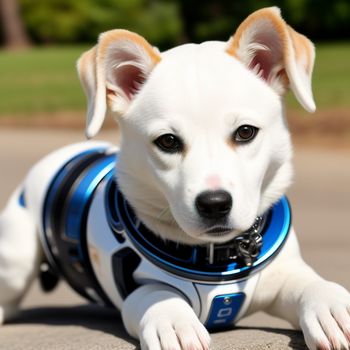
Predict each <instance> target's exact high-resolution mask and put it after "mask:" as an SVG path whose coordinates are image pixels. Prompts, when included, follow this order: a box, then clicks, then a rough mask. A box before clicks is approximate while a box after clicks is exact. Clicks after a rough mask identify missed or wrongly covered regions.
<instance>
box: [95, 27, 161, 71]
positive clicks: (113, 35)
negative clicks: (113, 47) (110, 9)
mask: <svg viewBox="0 0 350 350" xmlns="http://www.w3.org/2000/svg"><path fill="white" fill-rule="evenodd" d="M119 40H126V41H127V40H129V41H133V42H134V43H136V44H137V45H139V46H142V47H143V48H144V50H145V51H146V52H147V54H148V56H149V57H150V58H151V60H152V61H153V63H154V65H156V64H157V63H158V62H160V60H161V58H160V55H159V54H158V53H157V52H156V51H155V50H154V48H153V47H152V46H151V45H150V44H149V43H148V42H147V41H146V39H144V38H143V37H142V36H140V35H138V34H136V33H133V32H130V31H128V30H124V29H114V30H110V31H108V32H105V33H103V34H102V35H101V36H100V40H99V43H98V50H99V55H101V56H104V54H105V53H106V51H107V48H108V46H109V45H110V44H111V43H113V42H115V41H119Z"/></svg>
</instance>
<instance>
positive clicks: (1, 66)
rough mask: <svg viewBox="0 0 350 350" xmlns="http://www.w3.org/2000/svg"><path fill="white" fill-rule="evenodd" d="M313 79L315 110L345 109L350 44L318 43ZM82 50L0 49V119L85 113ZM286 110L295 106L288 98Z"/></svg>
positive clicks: (348, 102) (349, 101)
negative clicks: (79, 65)
mask: <svg viewBox="0 0 350 350" xmlns="http://www.w3.org/2000/svg"><path fill="white" fill-rule="evenodd" d="M316 47H317V56H316V64H315V73H314V79H313V87H314V95H315V99H316V104H317V106H318V107H319V108H320V107H321V108H333V107H350V98H349V90H350V42H349V43H337V44H319V45H316ZM85 49H86V47H81V46H76V47H50V48H36V49H33V50H30V51H27V52H5V51H0V96H1V97H0V116H1V115H7V116H8V115H22V116H23V115H33V114H36V113H46V112H57V111H67V110H69V111H74V110H84V109H85V106H86V102H85V97H84V94H83V92H82V89H81V87H80V83H79V80H78V77H77V73H76V70H75V64H76V60H77V59H78V57H79V56H80V54H81V53H82V52H83V51H84V50H85ZM287 104H288V106H290V107H292V108H295V107H296V106H297V105H298V103H297V102H296V101H295V98H294V97H293V96H291V94H289V96H288V98H287Z"/></svg>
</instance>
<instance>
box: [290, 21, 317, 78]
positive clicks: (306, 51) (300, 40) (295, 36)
mask: <svg viewBox="0 0 350 350" xmlns="http://www.w3.org/2000/svg"><path fill="white" fill-rule="evenodd" d="M287 29H288V33H289V36H290V38H291V39H292V44H293V48H294V52H295V58H296V60H297V61H299V60H300V59H301V57H302V56H303V55H306V64H307V65H306V67H305V68H306V71H307V73H309V74H310V73H311V71H312V68H313V64H312V51H311V50H312V48H311V47H310V44H309V39H308V38H307V37H306V36H304V35H302V34H300V33H298V32H296V31H295V30H294V29H293V28H292V27H290V26H288V25H287Z"/></svg>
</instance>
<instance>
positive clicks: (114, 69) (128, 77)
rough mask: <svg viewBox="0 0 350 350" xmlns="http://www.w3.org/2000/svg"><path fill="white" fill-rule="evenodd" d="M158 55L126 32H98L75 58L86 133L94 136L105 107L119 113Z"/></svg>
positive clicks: (141, 39)
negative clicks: (82, 93) (85, 101)
mask: <svg viewBox="0 0 350 350" xmlns="http://www.w3.org/2000/svg"><path fill="white" fill-rule="evenodd" d="M159 61H160V55H159V53H158V52H157V51H156V49H154V48H153V47H152V46H151V45H150V44H149V43H148V42H147V41H146V40H145V39H144V38H143V37H141V36H139V35H137V34H135V33H132V32H129V31H126V30H119V29H116V30H111V31H108V32H105V33H102V34H101V35H100V37H99V40H98V43H97V45H96V46H95V47H93V48H92V49H90V50H89V51H87V52H85V53H84V54H83V55H82V56H81V57H80V59H79V60H78V73H79V77H80V81H81V83H82V85H83V88H84V91H85V93H86V96H87V99H88V111H87V126H86V135H87V137H88V138H91V137H93V136H95V135H96V134H97V133H98V131H99V130H100V128H101V126H102V124H103V121H104V119H105V116H106V113H107V112H108V110H110V111H111V112H114V113H115V114H117V115H123V114H124V113H125V112H126V110H127V109H128V107H129V104H130V103H131V101H132V99H133V97H134V96H135V94H136V93H137V92H138V90H139V89H140V88H141V86H142V84H143V83H144V82H145V80H146V79H147V77H148V76H149V74H150V73H151V71H152V69H153V68H154V67H155V65H156V64H157V63H158V62H159Z"/></svg>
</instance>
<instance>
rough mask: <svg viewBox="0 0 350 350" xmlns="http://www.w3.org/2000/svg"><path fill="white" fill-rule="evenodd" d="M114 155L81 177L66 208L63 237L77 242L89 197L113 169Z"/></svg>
mask: <svg viewBox="0 0 350 350" xmlns="http://www.w3.org/2000/svg"><path fill="white" fill-rule="evenodd" d="M115 157H116V156H115V154H113V155H110V156H107V157H106V158H103V159H102V160H101V161H99V162H98V163H97V164H95V165H94V166H93V167H92V168H91V169H90V170H89V171H88V172H87V173H86V174H85V175H84V177H83V179H82V180H81V182H80V183H79V185H78V186H77V187H76V188H75V189H74V193H73V195H72V197H71V199H70V202H69V204H68V207H67V220H66V223H65V235H66V236H67V237H68V238H70V239H72V240H76V241H79V240H80V235H81V227H82V219H83V216H84V212H85V209H86V206H87V204H88V202H89V201H90V199H91V195H92V193H93V192H94V190H95V189H96V187H97V186H98V184H99V183H100V182H101V180H102V179H103V178H104V177H105V176H106V175H108V174H111V173H112V170H113V169H114V168H115Z"/></svg>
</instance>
